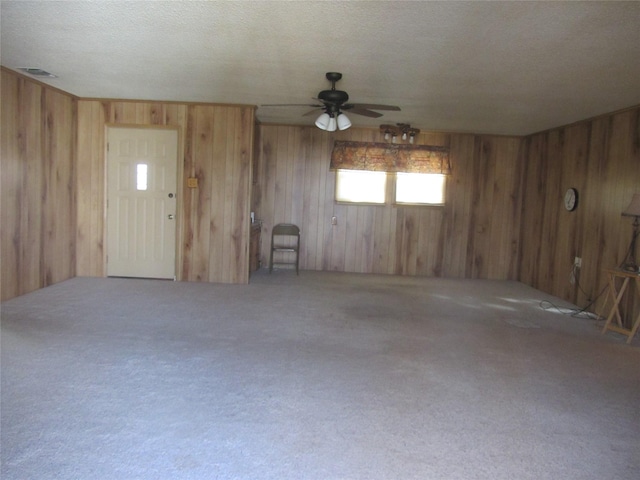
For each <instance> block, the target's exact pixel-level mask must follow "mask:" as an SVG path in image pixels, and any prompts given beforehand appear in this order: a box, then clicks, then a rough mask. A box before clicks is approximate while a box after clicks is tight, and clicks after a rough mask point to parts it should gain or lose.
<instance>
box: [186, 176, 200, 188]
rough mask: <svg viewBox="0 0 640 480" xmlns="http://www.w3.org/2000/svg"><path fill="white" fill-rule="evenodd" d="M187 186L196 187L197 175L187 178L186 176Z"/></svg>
mask: <svg viewBox="0 0 640 480" xmlns="http://www.w3.org/2000/svg"><path fill="white" fill-rule="evenodd" d="M187 187H189V188H198V178H197V177H189V178H187Z"/></svg>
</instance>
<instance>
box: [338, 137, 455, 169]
mask: <svg viewBox="0 0 640 480" xmlns="http://www.w3.org/2000/svg"><path fill="white" fill-rule="evenodd" d="M330 168H331V169H332V170H338V169H344V170H369V171H374V172H407V173H441V174H444V175H449V174H450V173H451V165H450V163H449V149H448V148H447V147H436V146H431V145H395V144H389V143H367V142H344V141H336V142H335V144H334V146H333V152H332V153H331V165H330Z"/></svg>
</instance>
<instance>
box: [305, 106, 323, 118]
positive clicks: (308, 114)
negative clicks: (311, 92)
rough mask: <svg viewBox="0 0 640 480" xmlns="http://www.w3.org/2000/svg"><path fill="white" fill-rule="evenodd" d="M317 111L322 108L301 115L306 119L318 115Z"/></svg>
mask: <svg viewBox="0 0 640 480" xmlns="http://www.w3.org/2000/svg"><path fill="white" fill-rule="evenodd" d="M318 110H322V107H318V108H314V109H313V110H311V111H309V112H307V113H305V114H304V115H302V116H303V117H307V116H310V115H315V114H316V113H318Z"/></svg>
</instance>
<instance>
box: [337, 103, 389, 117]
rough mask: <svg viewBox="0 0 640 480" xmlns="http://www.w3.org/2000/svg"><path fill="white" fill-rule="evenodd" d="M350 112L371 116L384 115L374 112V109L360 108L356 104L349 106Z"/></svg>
mask: <svg viewBox="0 0 640 480" xmlns="http://www.w3.org/2000/svg"><path fill="white" fill-rule="evenodd" d="M343 108H344V107H343ZM349 113H355V114H356V115H364V116H365V117H371V118H378V117H381V116H382V114H381V113H378V112H374V111H373V110H367V109H366V108H360V107H355V106H352V107H350V108H349Z"/></svg>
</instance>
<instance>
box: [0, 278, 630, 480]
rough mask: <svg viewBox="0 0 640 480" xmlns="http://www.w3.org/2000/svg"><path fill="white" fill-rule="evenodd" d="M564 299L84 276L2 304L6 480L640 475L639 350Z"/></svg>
mask: <svg viewBox="0 0 640 480" xmlns="http://www.w3.org/2000/svg"><path fill="white" fill-rule="evenodd" d="M541 302H543V303H542V304H541ZM544 302H551V303H553V304H555V305H556V306H557V307H559V308H552V307H551V305H550V304H549V303H544ZM542 307H544V308H542ZM571 307H572V306H570V305H567V304H565V303H563V302H561V301H559V300H557V299H554V298H553V297H550V296H548V295H545V294H543V293H541V292H539V291H536V290H534V289H532V288H529V287H527V286H524V285H522V284H519V283H517V282H502V281H472V280H447V279H429V278H409V277H393V276H376V275H357V274H339V273H327V272H301V273H300V276H299V277H296V276H295V274H294V273H293V272H291V271H277V272H274V274H272V275H269V274H267V273H266V272H264V271H260V272H258V273H257V274H256V275H254V276H253V277H252V281H251V284H250V285H248V286H243V285H219V284H204V283H201V284H198V283H180V282H166V281H153V280H134V279H100V278H75V279H72V280H69V281H67V282H63V283H60V284H57V285H54V286H52V287H49V288H46V289H43V290H40V291H37V292H34V293H32V294H29V295H25V296H22V297H19V298H16V299H13V300H10V301H8V302H5V303H4V304H2V329H1V335H2V337H1V348H2V350H1V362H2V363H1V368H2V383H1V387H2V390H1V402H2V403H1V461H2V466H1V472H0V473H1V477H2V479H3V480H18V479H20V480H27V479H156V480H157V479H274V480H276V479H277V480H286V479H296V480H304V479H318V480H331V479H362V480H376V479H380V480H383V479H384V480H387V479H389V480H393V479H402V480H407V479H421V480H424V479H510V480H511V479H536V480H540V479H553V480H558V479H598V480H601V479H621V480H623V479H629V480H631V479H633V480H637V479H638V478H640V344H639V343H640V342H639V340H638V339H636V340H634V341H633V343H632V344H631V345H627V344H625V342H624V340H625V339H624V338H622V337H621V336H620V335H617V334H615V333H613V334H607V335H601V334H600V332H599V327H600V326H601V322H598V321H597V320H595V319H590V318H575V317H572V316H570V315H568V314H567V313H569V309H570V308H571Z"/></svg>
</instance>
